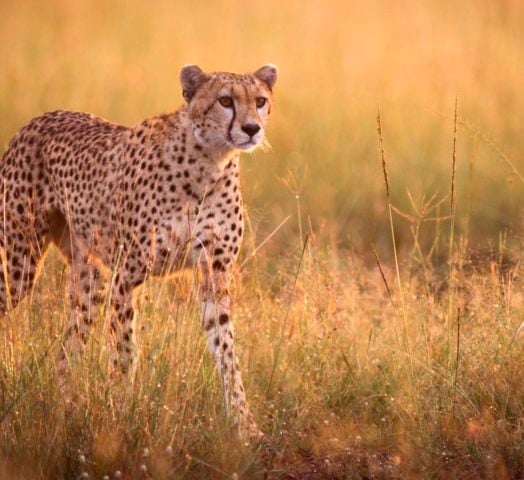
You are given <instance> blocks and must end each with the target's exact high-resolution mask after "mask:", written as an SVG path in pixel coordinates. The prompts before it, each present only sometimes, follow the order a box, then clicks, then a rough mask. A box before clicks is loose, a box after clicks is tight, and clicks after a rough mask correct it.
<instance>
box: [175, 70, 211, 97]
mask: <svg viewBox="0 0 524 480" xmlns="http://www.w3.org/2000/svg"><path fill="white" fill-rule="evenodd" d="M208 78H209V77H208V76H207V75H206V74H205V73H204V72H203V71H202V69H201V68H200V67H198V66H197V65H186V66H185V67H183V68H182V70H180V83H181V84H182V95H184V98H185V99H186V101H187V102H189V101H190V100H191V99H192V98H193V96H194V95H195V93H196V91H197V90H198V88H199V87H200V86H201V85H202V84H203V83H205V81H206V80H207V79H208Z"/></svg>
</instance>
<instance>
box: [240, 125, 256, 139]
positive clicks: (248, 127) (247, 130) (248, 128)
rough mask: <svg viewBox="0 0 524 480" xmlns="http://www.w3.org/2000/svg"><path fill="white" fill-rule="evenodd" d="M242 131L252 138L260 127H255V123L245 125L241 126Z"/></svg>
mask: <svg viewBox="0 0 524 480" xmlns="http://www.w3.org/2000/svg"><path fill="white" fill-rule="evenodd" d="M242 131H243V132H244V133H247V134H248V135H249V136H250V137H252V136H253V135H256V134H257V133H258V132H259V131H260V125H257V124H256V123H246V124H245V125H242Z"/></svg>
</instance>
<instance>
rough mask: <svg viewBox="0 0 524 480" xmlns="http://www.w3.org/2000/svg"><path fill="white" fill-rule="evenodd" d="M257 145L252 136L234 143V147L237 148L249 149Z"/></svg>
mask: <svg viewBox="0 0 524 480" xmlns="http://www.w3.org/2000/svg"><path fill="white" fill-rule="evenodd" d="M257 146H258V142H256V141H255V140H253V139H252V138H251V139H249V140H247V141H245V142H242V143H237V144H236V145H235V147H236V148H239V149H241V150H251V149H252V148H254V147H257Z"/></svg>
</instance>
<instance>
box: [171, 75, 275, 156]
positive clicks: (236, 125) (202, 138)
mask: <svg viewBox="0 0 524 480" xmlns="http://www.w3.org/2000/svg"><path fill="white" fill-rule="evenodd" d="M276 80H277V69H276V67H275V66H274V65H264V66H263V67H261V68H259V69H258V70H257V71H256V72H254V73H251V74H237V73H224V72H217V73H210V74H206V73H204V72H203V71H202V70H201V69H200V68H199V67H197V66H196V65H187V66H185V67H184V68H182V70H181V72H180V81H181V83H182V89H183V94H184V98H185V99H186V101H187V111H188V113H189V117H190V119H191V121H192V123H193V133H194V135H195V138H196V139H197V140H198V142H199V143H202V144H203V145H206V146H208V147H210V148H224V147H226V148H234V149H238V150H252V149H253V148H255V147H257V146H258V145H260V144H261V143H262V142H263V140H264V127H265V126H266V123H267V120H268V118H269V114H270V112H271V104H272V90H273V86H274V85H275V82H276Z"/></svg>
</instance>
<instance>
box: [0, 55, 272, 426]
mask: <svg viewBox="0 0 524 480" xmlns="http://www.w3.org/2000/svg"><path fill="white" fill-rule="evenodd" d="M276 76H277V72H276V69H275V67H273V66H272V65H265V66H264V67H262V68H260V69H259V70H257V71H256V72H255V73H254V74H232V73H212V74H205V73H204V72H203V71H202V70H201V69H200V68H198V67H197V66H194V65H190V66H186V67H184V68H183V69H182V71H181V74H180V78H181V83H182V87H183V91H184V98H185V99H186V101H187V104H186V105H185V106H184V107H183V108H181V109H179V110H178V111H176V112H175V113H172V114H167V115H162V116H157V117H153V118H150V119H147V120H145V121H144V122H142V123H141V124H139V125H138V126H136V127H134V128H127V127H124V126H120V125H115V124H112V123H109V122H107V121H105V120H102V119H100V118H97V117H95V116H93V115H89V114H86V113H76V112H69V111H56V112H51V113H46V114H44V115H42V116H40V117H37V118H34V119H33V120H32V121H31V122H30V123H29V124H28V125H26V126H25V127H23V128H22V129H21V130H20V131H19V132H18V133H17V134H16V135H15V137H14V138H13V139H12V140H11V142H10V144H9V147H8V149H7V150H6V152H5V153H4V155H3V160H2V164H1V165H0V181H1V186H2V192H1V193H2V199H3V205H2V207H3V212H4V213H3V218H2V222H0V254H1V258H2V272H0V308H1V309H2V310H3V311H4V312H8V311H9V310H10V309H11V308H14V307H15V306H16V304H17V303H18V302H19V301H20V300H21V299H22V298H23V297H24V295H25V294H26V293H27V292H28V291H29V290H30V289H31V287H32V284H33V281H34V278H35V273H36V267H37V264H38V262H39V261H40V260H41V258H42V256H43V254H44V253H45V250H46V247H47V246H48V244H49V243H50V242H53V243H55V244H56V245H57V246H58V247H59V249H60V250H61V251H62V252H63V254H64V256H65V257H66V259H67V260H68V263H69V264H70V266H71V271H70V275H69V279H68V295H69V302H70V308H71V313H70V321H69V328H68V330H67V332H66V334H65V337H64V338H65V340H64V345H63V351H62V353H61V363H62V366H63V367H64V368H65V360H66V356H69V355H72V356H74V355H76V354H77V353H78V352H79V351H80V350H81V349H82V346H83V345H84V344H85V343H86V341H87V334H88V330H89V327H90V325H91V323H92V321H93V313H94V312H92V309H94V308H95V307H96V306H97V305H98V304H100V303H101V302H102V301H103V298H104V283H105V282H104V275H102V271H101V267H102V266H105V267H107V268H109V269H113V270H114V271H115V275H114V285H113V289H112V292H111V297H110V298H111V304H112V313H111V322H110V325H111V330H112V334H113V338H114V343H115V346H116V351H117V352H118V353H117V355H116V356H117V357H118V358H115V360H114V362H115V365H119V366H120V368H121V369H122V370H124V371H125V370H127V369H128V368H129V366H130V365H131V363H132V360H133V354H134V345H133V343H134V342H133V337H134V328H133V317H134V311H133V306H132V293H133V289H134V288H135V287H137V286H138V285H140V284H141V283H142V282H143V281H144V280H145V278H146V276H148V275H151V274H152V275H162V274H164V273H166V272H169V271H173V270H176V269H179V268H181V267H182V266H183V264H184V263H185V262H186V261H187V259H189V261H190V262H191V263H192V264H193V265H195V266H197V267H198V268H199V269H200V270H201V273H202V282H201V284H200V294H201V302H202V326H203V330H204V334H205V336H206V338H207V342H208V346H209V350H210V351H211V353H212V355H213V357H214V358H215V361H216V365H217V368H218V370H219V372H220V374H221V376H222V383H223V386H224V393H225V398H226V405H227V407H228V411H230V412H231V413H232V415H233V416H234V419H235V421H236V423H237V424H238V427H239V429H240V432H241V434H243V435H251V434H256V433H257V432H258V430H257V428H256V425H255V424H254V422H253V420H252V416H251V414H250V412H249V409H248V406H247V403H246V398H245V393H244V388H243V386H242V379H241V376H240V370H239V367H238V362H237V360H236V357H235V353H234V347H233V329H232V324H231V317H230V311H231V300H230V296H229V293H228V282H229V278H228V277H229V272H230V267H231V266H232V264H233V263H234V261H235V259H236V257H237V254H238V251H239V247H240V242H241V239H242V233H243V217H242V200H241V194H240V189H239V178H238V175H239V160H238V156H239V153H240V151H241V150H248V149H252V148H254V147H255V146H257V145H259V144H260V143H261V142H262V140H263V137H264V128H263V127H264V126H265V124H266V122H267V119H268V116H269V113H270V110H271V102H272V94H271V93H272V88H273V85H274V83H275V81H276Z"/></svg>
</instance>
